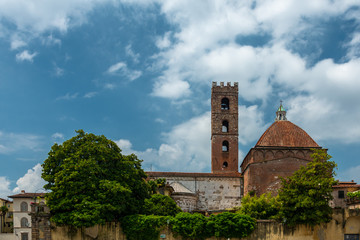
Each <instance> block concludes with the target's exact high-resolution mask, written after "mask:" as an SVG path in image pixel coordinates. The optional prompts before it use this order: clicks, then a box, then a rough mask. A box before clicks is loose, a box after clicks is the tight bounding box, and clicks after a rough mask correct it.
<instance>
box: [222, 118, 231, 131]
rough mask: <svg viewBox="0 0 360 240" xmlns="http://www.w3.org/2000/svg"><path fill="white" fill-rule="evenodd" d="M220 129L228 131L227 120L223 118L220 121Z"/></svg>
mask: <svg viewBox="0 0 360 240" xmlns="http://www.w3.org/2000/svg"><path fill="white" fill-rule="evenodd" d="M221 131H222V132H228V131H229V122H228V121H226V120H224V121H223V122H222V127H221Z"/></svg>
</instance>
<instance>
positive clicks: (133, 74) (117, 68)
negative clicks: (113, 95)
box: [106, 62, 142, 81]
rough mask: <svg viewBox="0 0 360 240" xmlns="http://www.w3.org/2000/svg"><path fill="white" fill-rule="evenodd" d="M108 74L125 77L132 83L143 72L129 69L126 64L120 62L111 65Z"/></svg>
mask: <svg viewBox="0 0 360 240" xmlns="http://www.w3.org/2000/svg"><path fill="white" fill-rule="evenodd" d="M106 72H107V73H108V74H110V75H115V76H124V77H126V78H127V79H128V80H130V81H134V80H135V79H137V78H139V77H141V75H142V72H141V71H137V70H131V69H129V68H128V66H127V64H126V63H125V62H118V63H115V64H114V65H111V66H110V67H109V68H108V70H107V71H106Z"/></svg>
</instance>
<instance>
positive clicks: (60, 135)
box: [51, 132, 64, 139]
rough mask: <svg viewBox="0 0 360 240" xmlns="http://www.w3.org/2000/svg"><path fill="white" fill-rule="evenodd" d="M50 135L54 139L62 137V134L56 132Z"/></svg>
mask: <svg viewBox="0 0 360 240" xmlns="http://www.w3.org/2000/svg"><path fill="white" fill-rule="evenodd" d="M51 137H52V138H55V139H64V134H62V133H58V132H56V133H54V134H53V135H51Z"/></svg>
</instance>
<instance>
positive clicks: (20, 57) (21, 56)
mask: <svg viewBox="0 0 360 240" xmlns="http://www.w3.org/2000/svg"><path fill="white" fill-rule="evenodd" d="M36 55H37V52H33V53H30V52H29V51H28V50H24V51H22V52H21V53H18V54H16V61H18V62H24V61H28V62H33V59H34V57H35V56H36Z"/></svg>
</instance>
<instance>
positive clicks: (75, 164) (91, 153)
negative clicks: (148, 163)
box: [42, 130, 150, 227]
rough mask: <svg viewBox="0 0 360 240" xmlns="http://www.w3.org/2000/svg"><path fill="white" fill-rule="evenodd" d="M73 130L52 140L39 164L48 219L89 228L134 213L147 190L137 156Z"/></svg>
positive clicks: (60, 223)
mask: <svg viewBox="0 0 360 240" xmlns="http://www.w3.org/2000/svg"><path fill="white" fill-rule="evenodd" d="M76 132H77V134H78V135H77V136H75V137H73V138H71V139H69V140H67V141H65V142H64V143H63V144H60V145H59V144H54V145H53V146H52V148H51V151H50V152H49V153H48V158H47V159H46V160H45V162H44V164H43V165H42V167H43V173H42V178H43V179H44V180H45V181H47V184H46V185H45V186H44V188H45V189H47V190H50V191H51V192H50V193H48V194H47V205H48V206H49V207H50V210H51V213H52V220H53V221H54V222H55V223H57V224H59V225H63V224H67V225H71V226H75V227H82V226H85V227H89V226H93V225H95V224H99V223H100V224H101V223H104V222H106V221H114V220H117V219H119V218H120V217H122V216H124V215H128V214H135V213H138V212H139V211H140V210H141V206H143V204H144V200H145V199H146V198H148V197H149V191H150V187H149V185H148V184H147V182H146V181H145V179H146V174H145V173H144V171H143V170H142V169H141V160H139V159H138V158H137V157H136V156H135V155H134V154H131V155H128V156H125V155H122V154H121V150H120V148H119V147H118V146H117V145H116V144H115V143H114V142H113V141H111V140H109V139H107V138H106V137H105V136H103V135H101V136H97V135H94V134H88V133H85V132H84V131H83V130H78V131H76Z"/></svg>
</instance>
